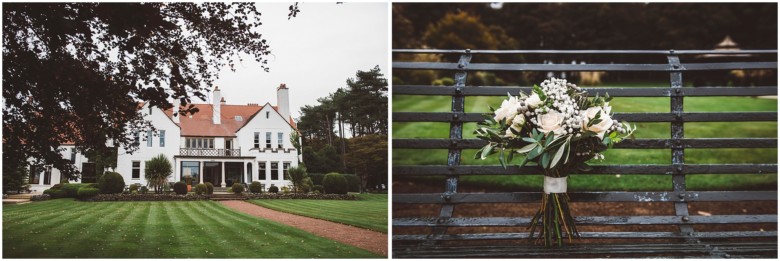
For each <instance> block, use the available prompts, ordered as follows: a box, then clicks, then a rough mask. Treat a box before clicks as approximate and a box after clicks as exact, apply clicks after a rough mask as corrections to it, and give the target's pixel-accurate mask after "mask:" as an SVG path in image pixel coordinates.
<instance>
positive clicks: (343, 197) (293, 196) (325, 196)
mask: <svg viewBox="0 0 780 261" xmlns="http://www.w3.org/2000/svg"><path fill="white" fill-rule="evenodd" d="M245 196H246V197H247V199H330V200H357V196H355V195H340V194H293V193H290V194H276V193H262V194H246V195H245Z"/></svg>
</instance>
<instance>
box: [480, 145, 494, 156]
mask: <svg viewBox="0 0 780 261" xmlns="http://www.w3.org/2000/svg"><path fill="white" fill-rule="evenodd" d="M495 147H496V144H495V143H492V142H491V143H488V145H487V146H485V147H484V148H482V156H481V158H482V159H486V158H487V156H488V155H490V154H491V152H492V151H493V148H495Z"/></svg>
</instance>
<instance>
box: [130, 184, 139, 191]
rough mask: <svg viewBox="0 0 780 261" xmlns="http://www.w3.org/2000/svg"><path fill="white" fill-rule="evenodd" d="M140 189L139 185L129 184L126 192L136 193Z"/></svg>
mask: <svg viewBox="0 0 780 261" xmlns="http://www.w3.org/2000/svg"><path fill="white" fill-rule="evenodd" d="M139 188H141V185H138V184H130V186H129V187H128V188H127V190H128V191H130V192H131V193H132V192H138V189H139Z"/></svg>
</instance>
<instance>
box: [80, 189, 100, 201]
mask: <svg viewBox="0 0 780 261" xmlns="http://www.w3.org/2000/svg"><path fill="white" fill-rule="evenodd" d="M98 194H100V189H96V188H88V187H83V188H80V189H79V190H78V193H77V198H78V199H88V198H91V197H94V196H97V195H98Z"/></svg>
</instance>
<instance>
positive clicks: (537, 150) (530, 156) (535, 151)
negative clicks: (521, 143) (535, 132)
mask: <svg viewBox="0 0 780 261" xmlns="http://www.w3.org/2000/svg"><path fill="white" fill-rule="evenodd" d="M543 151H544V150H543V149H542V147H541V146H538V147H536V148H535V149H532V150H531V151H530V152H528V156H527V157H528V159H529V160H532V159H534V158H536V157H538V156H539V154H542V152H543Z"/></svg>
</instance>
